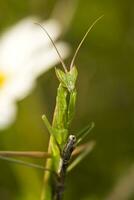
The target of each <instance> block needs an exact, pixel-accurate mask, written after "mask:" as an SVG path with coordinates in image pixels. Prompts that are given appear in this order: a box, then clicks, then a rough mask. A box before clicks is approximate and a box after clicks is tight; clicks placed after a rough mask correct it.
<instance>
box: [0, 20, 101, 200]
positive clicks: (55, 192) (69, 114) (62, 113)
mask: <svg viewBox="0 0 134 200" xmlns="http://www.w3.org/2000/svg"><path fill="white" fill-rule="evenodd" d="M102 17H103V16H101V17H99V18H97V19H96V20H95V21H94V22H93V24H92V25H91V26H90V27H89V29H88V30H87V32H86V33H85V35H84V37H83V38H82V40H81V42H80V43H79V45H78V47H77V49H76V51H75V53H74V56H73V58H72V61H71V64H70V67H69V69H68V68H67V67H66V65H65V63H64V61H63V59H62V57H61V55H60V53H59V51H58V49H57V47H56V45H55V43H54V41H53V39H52V38H51V36H50V35H49V33H48V32H47V30H46V29H45V28H44V27H42V26H41V25H40V24H38V23H36V24H37V25H39V26H40V27H41V28H42V30H43V31H44V32H45V34H46V35H47V36H48V37H49V39H50V41H51V42H52V45H53V47H54V48H55V50H56V52H57V54H58V57H59V60H60V63H61V65H62V67H63V70H61V69H59V68H55V73H56V76H57V78H58V80H59V87H58V89H57V96H56V105H55V110H54V115H53V122H52V124H51V123H50V122H49V120H48V119H47V117H46V115H43V116H42V119H43V121H44V123H45V126H46V128H47V130H48V132H49V134H50V140H49V145H48V152H10V151H1V152H0V158H1V159H4V160H8V161H11V162H16V163H18V164H22V165H26V166H29V167H35V168H38V169H42V170H44V182H43V190H42V194H41V200H62V199H63V193H64V185H65V177H66V174H67V172H69V171H70V170H71V169H73V168H74V167H75V166H76V165H77V164H78V163H79V162H80V161H81V160H82V159H83V158H84V157H85V156H86V155H87V154H88V153H89V152H90V151H91V150H92V149H93V147H94V145H95V142H94V141H91V142H89V143H87V144H84V145H80V146H78V144H79V143H80V142H81V141H82V140H83V139H84V138H85V137H86V136H87V134H88V133H89V132H90V131H91V130H92V129H93V127H94V123H93V122H92V123H91V125H88V126H86V127H85V128H84V129H82V131H80V132H79V133H78V134H77V135H76V134H74V135H72V134H71V135H70V134H69V132H70V131H69V127H70V124H71V122H72V119H73V116H74V113H75V104H76V96H77V91H76V81H77V76H78V72H77V68H76V67H75V65H74V62H75V59H76V56H77V54H78V52H79V49H80V47H81V45H82V44H83V42H84V40H85V39H86V37H87V35H88V33H89V32H90V30H91V29H92V28H93V26H94V25H95V24H96V23H97V22H98V21H99V20H100V19H101V18H102ZM77 154H79V155H78V156H77V157H76V158H75V159H74V160H73V162H72V163H71V164H70V160H71V158H72V157H74V156H75V155H77ZM12 156H24V157H34V158H46V159H47V161H46V164H45V166H40V165H37V164H34V163H27V162H24V161H22V160H17V159H14V158H11V157H12Z"/></svg>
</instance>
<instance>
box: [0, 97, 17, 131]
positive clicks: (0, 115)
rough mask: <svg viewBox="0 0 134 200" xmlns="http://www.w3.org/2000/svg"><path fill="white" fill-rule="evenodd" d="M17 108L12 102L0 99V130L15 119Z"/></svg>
mask: <svg viewBox="0 0 134 200" xmlns="http://www.w3.org/2000/svg"><path fill="white" fill-rule="evenodd" d="M16 112H17V108H16V105H15V104H14V103H13V102H10V101H6V100H5V101H3V100H0V130H2V129H4V128H7V127H8V126H9V125H10V124H12V123H13V122H14V121H15V117H16Z"/></svg>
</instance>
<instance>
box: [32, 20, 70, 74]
mask: <svg viewBox="0 0 134 200" xmlns="http://www.w3.org/2000/svg"><path fill="white" fill-rule="evenodd" d="M35 24H36V25H38V26H40V27H41V29H42V30H43V31H44V32H45V33H46V35H47V36H48V38H49V39H50V41H51V42H52V45H53V47H54V48H55V50H56V52H57V54H58V56H59V59H60V62H61V64H62V66H63V69H64V70H65V72H67V68H66V65H65V63H64V61H63V59H62V56H61V54H60V52H59V51H58V49H57V47H56V45H55V43H54V41H53V39H52V38H51V36H50V35H49V33H48V32H47V30H46V29H45V28H44V27H43V26H42V25H41V24H39V23H35Z"/></svg>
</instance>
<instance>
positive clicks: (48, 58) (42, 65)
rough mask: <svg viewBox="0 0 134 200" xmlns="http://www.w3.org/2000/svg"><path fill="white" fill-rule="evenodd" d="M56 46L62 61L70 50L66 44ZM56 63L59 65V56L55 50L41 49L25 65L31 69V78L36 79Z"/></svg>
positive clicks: (61, 43) (60, 43)
mask: <svg viewBox="0 0 134 200" xmlns="http://www.w3.org/2000/svg"><path fill="white" fill-rule="evenodd" d="M56 46H57V49H58V51H59V52H60V54H61V56H62V58H63V59H64V58H66V57H67V56H68V55H69V52H70V48H69V46H68V45H67V44H66V43H63V42H59V43H57V44H56ZM58 63H60V59H59V56H58V54H57V52H56V51H55V49H54V48H51V47H50V48H48V49H47V50H46V51H45V49H44V50H43V49H42V50H40V51H39V52H37V53H36V54H35V56H33V57H32V58H31V59H30V60H29V62H28V63H27V65H29V68H31V69H32V76H33V77H35V78H36V77H38V76H40V75H41V74H42V73H44V72H46V71H47V70H48V69H50V68H52V67H53V66H55V65H56V64H58ZM59 65H60V66H61V64H59ZM30 66H31V67H30Z"/></svg>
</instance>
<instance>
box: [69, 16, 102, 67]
mask: <svg viewBox="0 0 134 200" xmlns="http://www.w3.org/2000/svg"><path fill="white" fill-rule="evenodd" d="M103 16H104V15H102V16H100V17H98V18H97V19H96V20H95V21H94V22H93V23H92V25H91V26H90V27H89V28H88V30H87V32H86V33H85V35H84V37H83V38H82V40H81V42H80V43H79V45H78V47H77V49H76V51H75V53H74V56H73V58H72V61H71V64H70V69H72V67H73V65H74V61H75V59H76V56H77V54H78V52H79V50H80V48H81V45H82V44H83V42H84V40H85V39H86V37H87V35H88V33H89V32H90V31H91V29H92V28H93V27H94V25H95V24H96V23H97V22H98V21H99V20H100V19H101V18H102V17H103Z"/></svg>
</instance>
